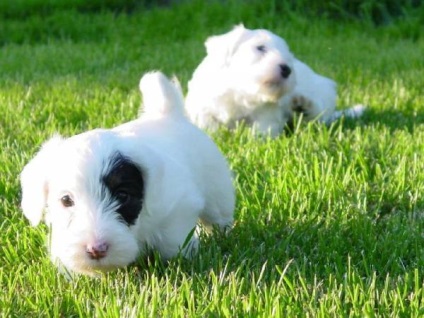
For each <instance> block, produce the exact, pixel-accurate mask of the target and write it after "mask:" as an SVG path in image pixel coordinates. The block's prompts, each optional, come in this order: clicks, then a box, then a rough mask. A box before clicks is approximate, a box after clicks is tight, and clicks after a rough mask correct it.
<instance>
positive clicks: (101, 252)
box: [86, 242, 109, 260]
mask: <svg viewBox="0 0 424 318" xmlns="http://www.w3.org/2000/svg"><path fill="white" fill-rule="evenodd" d="M108 249H109V244H107V243H105V242H102V243H98V244H88V245H87V249H86V251H87V254H88V257H90V258H91V259H97V260H99V259H101V258H103V257H105V256H106V254H107V250H108Z"/></svg>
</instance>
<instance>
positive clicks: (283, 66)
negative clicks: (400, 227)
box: [280, 64, 291, 78]
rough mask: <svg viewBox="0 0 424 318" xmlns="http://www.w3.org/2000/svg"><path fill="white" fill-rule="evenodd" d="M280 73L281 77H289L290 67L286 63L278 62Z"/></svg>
mask: <svg viewBox="0 0 424 318" xmlns="http://www.w3.org/2000/svg"><path fill="white" fill-rule="evenodd" d="M280 74H281V76H282V77H283V78H287V77H289V75H290V74H291V68H290V67H289V66H288V65H287V64H280Z"/></svg>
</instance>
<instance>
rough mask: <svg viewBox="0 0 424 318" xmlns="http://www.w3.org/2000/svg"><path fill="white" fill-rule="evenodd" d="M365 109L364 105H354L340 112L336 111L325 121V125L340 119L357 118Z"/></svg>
mask: <svg viewBox="0 0 424 318" xmlns="http://www.w3.org/2000/svg"><path fill="white" fill-rule="evenodd" d="M365 109H366V106H364V105H355V106H353V107H351V108H347V109H342V110H336V111H335V112H334V113H333V114H332V115H331V116H330V118H329V119H328V120H327V123H328V124H330V123H332V122H333V121H335V120H337V119H339V118H341V117H347V118H359V117H361V116H362V114H363V113H364V111H365Z"/></svg>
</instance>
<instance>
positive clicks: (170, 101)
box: [140, 71, 184, 116]
mask: <svg viewBox="0 0 424 318" xmlns="http://www.w3.org/2000/svg"><path fill="white" fill-rule="evenodd" d="M140 91H141V94H142V95H143V106H142V112H143V113H144V114H146V115H153V116H182V115H184V97H183V94H182V91H181V86H180V83H179V82H178V80H177V79H176V78H174V79H173V81H171V80H169V79H168V78H167V77H166V76H165V75H163V74H162V73H161V72H158V71H155V72H150V73H146V74H145V75H144V76H143V77H142V78H141V80H140Z"/></svg>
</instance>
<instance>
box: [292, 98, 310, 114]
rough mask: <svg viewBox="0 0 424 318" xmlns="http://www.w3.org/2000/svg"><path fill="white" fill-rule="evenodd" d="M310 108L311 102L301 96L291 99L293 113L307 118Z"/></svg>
mask: <svg viewBox="0 0 424 318" xmlns="http://www.w3.org/2000/svg"><path fill="white" fill-rule="evenodd" d="M312 107H313V104H312V101H311V100H310V99H309V98H307V97H305V96H303V95H295V96H293V97H292V99H291V109H292V111H293V112H294V113H298V114H303V116H305V117H308V116H309V115H310V114H311V110H312Z"/></svg>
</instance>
